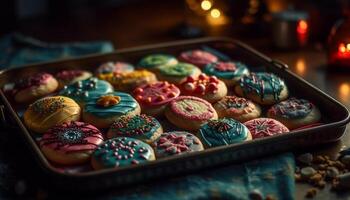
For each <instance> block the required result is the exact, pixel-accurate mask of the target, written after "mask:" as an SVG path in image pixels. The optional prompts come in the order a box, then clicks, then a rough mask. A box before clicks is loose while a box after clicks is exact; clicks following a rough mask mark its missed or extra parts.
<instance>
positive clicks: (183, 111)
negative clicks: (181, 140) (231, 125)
mask: <svg viewBox="0 0 350 200" xmlns="http://www.w3.org/2000/svg"><path fill="white" fill-rule="evenodd" d="M165 116H166V117H167V119H168V120H169V121H170V122H171V123H173V124H174V125H176V126H178V127H180V128H183V129H185V130H198V129H199V127H200V126H201V125H202V124H204V123H206V122H207V121H208V120H210V119H217V118H218V114H217V113H216V111H215V109H214V108H213V107H212V106H211V104H210V103H209V102H207V101H205V100H203V99H200V98H198V97H193V96H180V97H178V98H176V99H174V100H172V101H171V102H170V103H169V104H168V106H167V108H166V109H165Z"/></svg>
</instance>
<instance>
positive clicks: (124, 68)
mask: <svg viewBox="0 0 350 200" xmlns="http://www.w3.org/2000/svg"><path fill="white" fill-rule="evenodd" d="M134 69H135V68H134V66H133V65H131V64H129V63H126V62H106V63H103V64H102V65H101V66H99V67H98V68H97V70H96V74H110V73H125V72H132V71H134Z"/></svg>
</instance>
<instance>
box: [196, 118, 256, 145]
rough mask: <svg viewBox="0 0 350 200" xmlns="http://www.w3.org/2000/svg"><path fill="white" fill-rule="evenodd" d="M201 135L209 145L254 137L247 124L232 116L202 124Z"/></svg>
mask: <svg viewBox="0 0 350 200" xmlns="http://www.w3.org/2000/svg"><path fill="white" fill-rule="evenodd" d="M199 135H200V137H201V138H202V141H203V143H204V144H205V145H206V146H208V147H216V146H222V145H229V144H235V143H239V142H244V141H247V140H251V139H252V136H251V134H250V132H249V130H248V128H247V127H246V126H244V125H243V124H242V123H240V122H238V121H236V120H234V119H230V118H222V119H218V120H209V121H208V122H207V123H205V124H203V125H202V126H201V128H200V129H199Z"/></svg>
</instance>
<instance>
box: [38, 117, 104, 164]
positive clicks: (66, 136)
mask: <svg viewBox="0 0 350 200" xmlns="http://www.w3.org/2000/svg"><path fill="white" fill-rule="evenodd" d="M102 142H103V137H102V133H101V132H100V131H99V130H98V129H97V128H96V127H94V126H92V125H90V124H87V123H84V122H77V121H75V122H67V123H63V124H61V125H57V126H54V127H52V128H50V129H49V130H48V131H46V132H45V133H44V135H43V137H42V138H41V139H40V141H39V144H40V148H41V150H42V151H43V153H44V155H45V156H46V158H47V159H49V160H50V161H52V162H54V163H58V164H63V165H75V164H82V163H86V162H88V161H89V160H90V158H91V154H92V153H93V151H94V150H95V149H96V148H97V147H98V146H99V145H100V144H102Z"/></svg>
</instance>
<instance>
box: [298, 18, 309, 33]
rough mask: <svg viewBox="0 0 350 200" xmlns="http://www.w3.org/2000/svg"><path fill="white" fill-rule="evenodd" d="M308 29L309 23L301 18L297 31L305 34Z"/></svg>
mask: <svg viewBox="0 0 350 200" xmlns="http://www.w3.org/2000/svg"><path fill="white" fill-rule="evenodd" d="M307 29H308V24H307V22H306V21H305V20H300V21H299V22H298V26H297V32H298V33H299V34H305V33H307Z"/></svg>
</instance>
